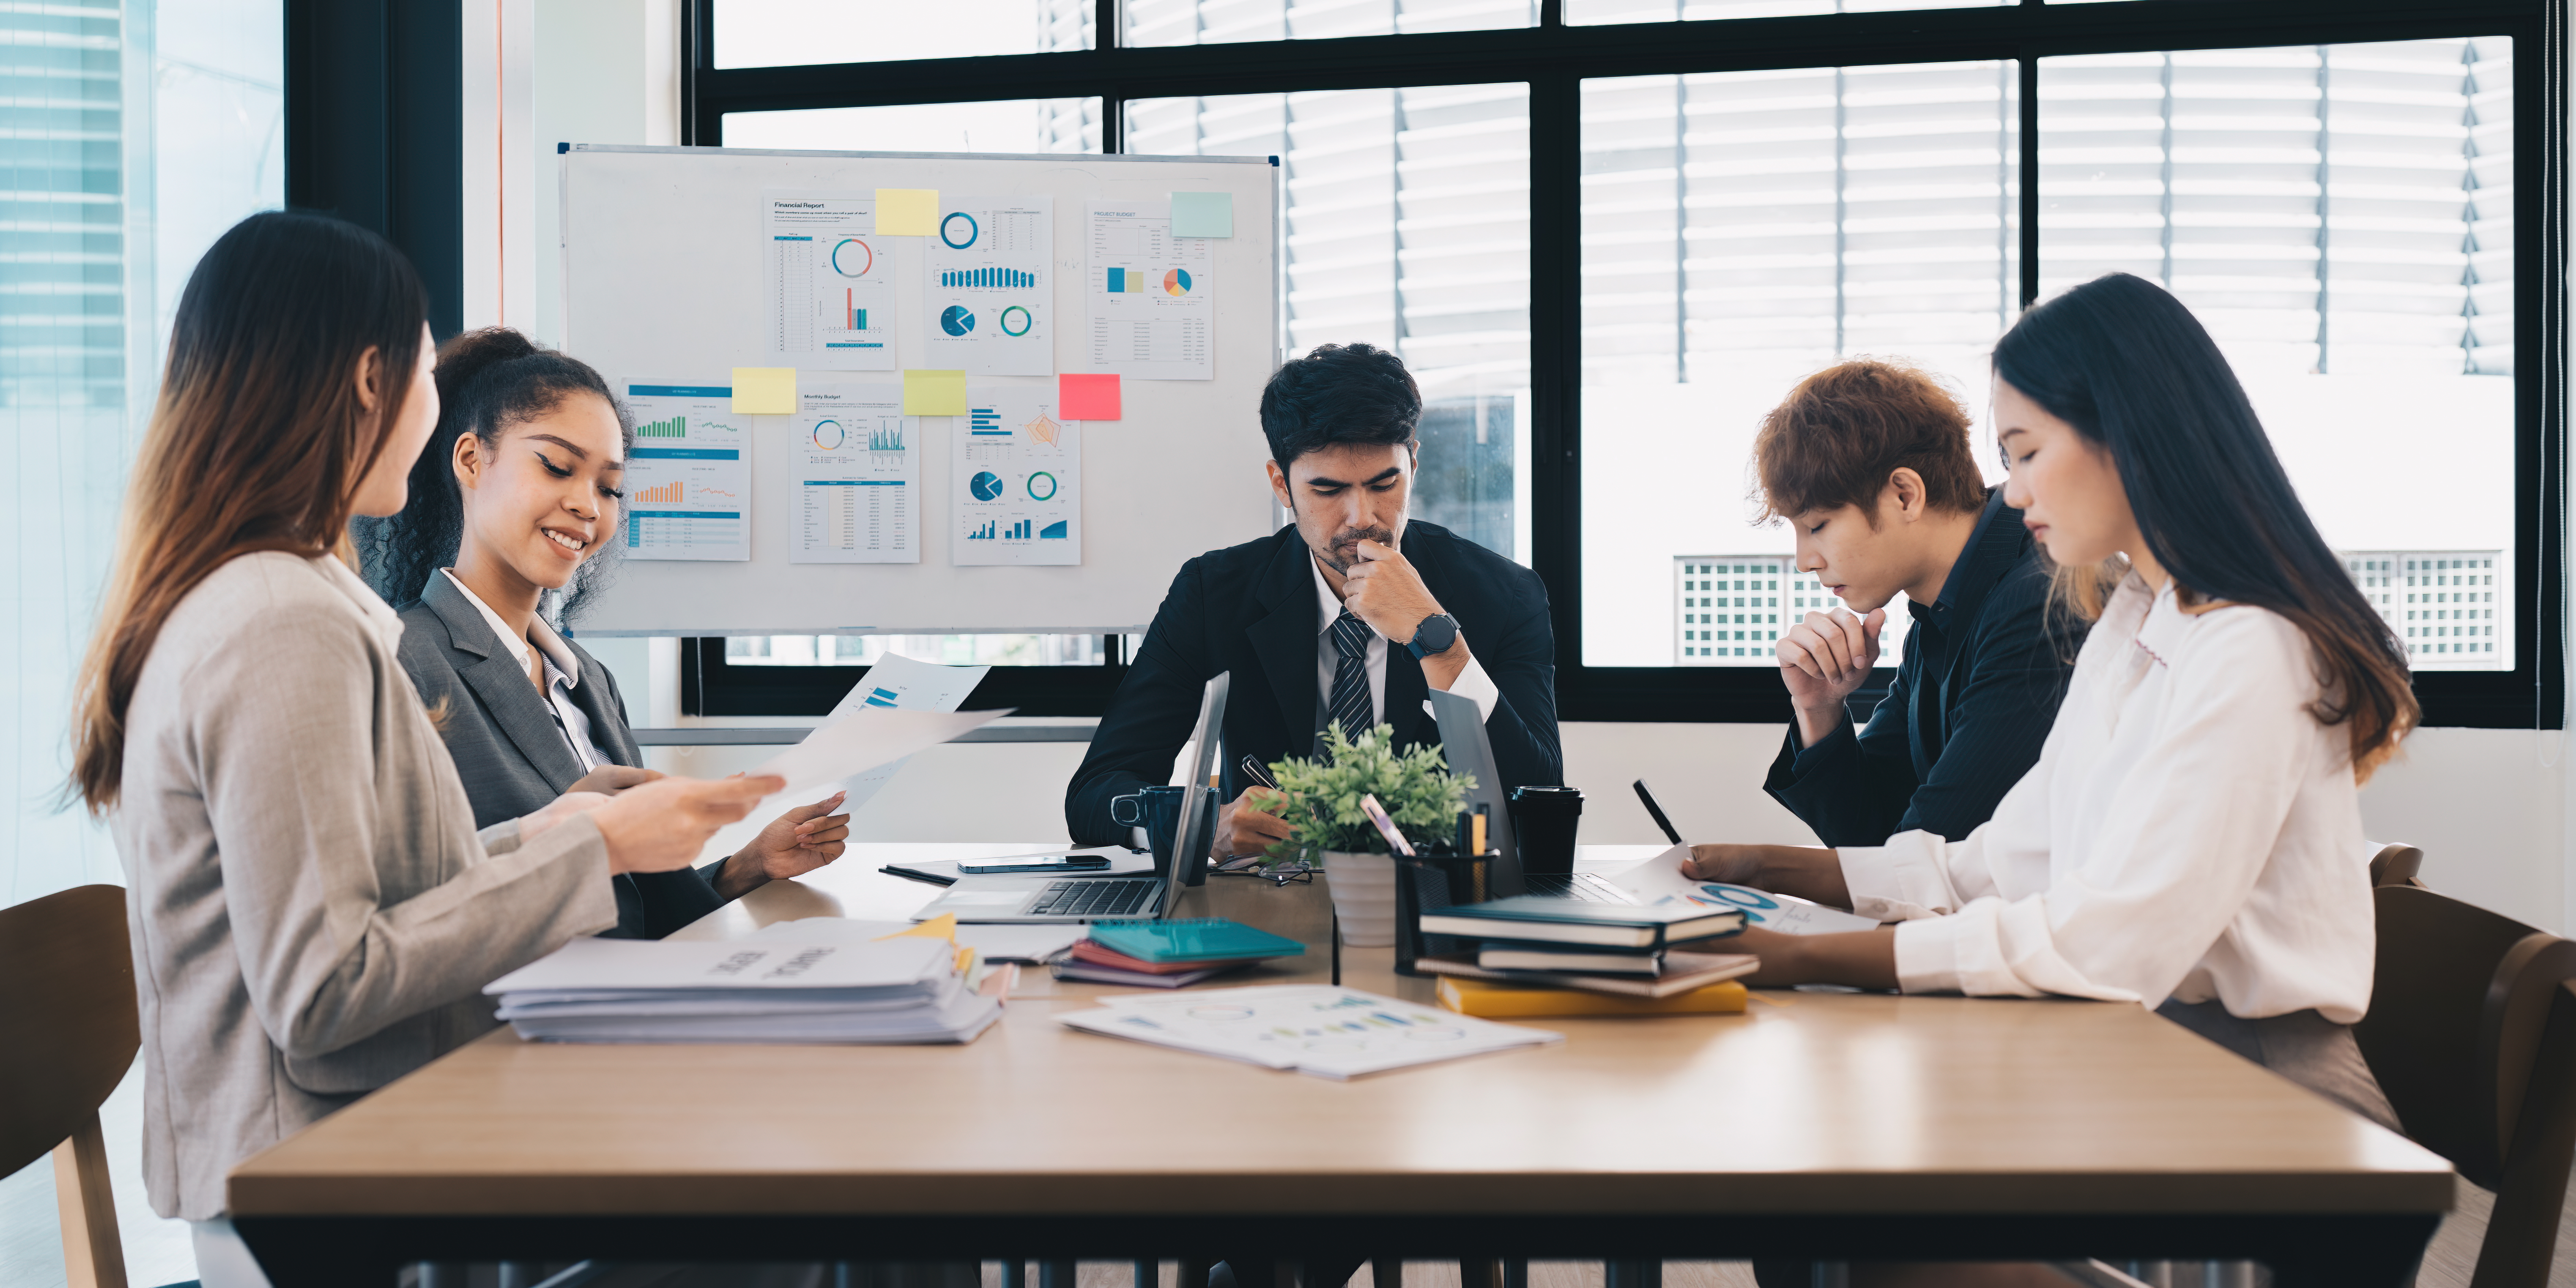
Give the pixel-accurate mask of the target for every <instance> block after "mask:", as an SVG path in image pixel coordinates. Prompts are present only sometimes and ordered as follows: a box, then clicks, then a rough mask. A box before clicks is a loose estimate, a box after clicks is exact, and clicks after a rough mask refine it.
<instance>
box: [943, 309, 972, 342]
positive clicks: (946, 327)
mask: <svg viewBox="0 0 2576 1288" xmlns="http://www.w3.org/2000/svg"><path fill="white" fill-rule="evenodd" d="M939 329H940V330H942V331H945V332H947V333H948V334H950V335H964V334H966V333H967V332H969V331H972V330H974V329H975V314H974V313H973V312H972V311H970V310H969V309H967V307H966V306H965V305H963V304H951V305H949V306H948V310H947V312H944V313H942V314H940V315H939Z"/></svg>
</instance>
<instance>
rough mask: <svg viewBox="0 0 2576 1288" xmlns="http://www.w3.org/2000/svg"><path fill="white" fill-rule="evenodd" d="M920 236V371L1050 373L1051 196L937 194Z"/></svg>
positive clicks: (1052, 343) (1052, 296)
mask: <svg viewBox="0 0 2576 1288" xmlns="http://www.w3.org/2000/svg"><path fill="white" fill-rule="evenodd" d="M940 201H941V202H942V203H943V204H942V205H941V206H940V213H939V222H938V224H937V225H936V226H935V227H934V228H933V229H932V235H930V236H928V237H924V238H922V239H921V251H922V256H923V261H924V262H923V272H922V275H921V318H922V327H921V331H922V338H923V345H924V349H925V356H924V357H923V359H922V361H921V364H920V365H922V366H924V367H930V368H938V369H947V370H962V371H965V372H967V373H968V374H970V375H978V376H1044V375H1051V374H1053V373H1054V371H1055V339H1054V336H1055V322H1054V317H1053V315H1054V313H1055V286H1054V279H1053V277H1052V276H1051V275H1050V269H1049V266H1050V265H1051V264H1053V263H1054V260H1055V198H1053V197H1042V196H1020V197H975V196H962V197H961V196H951V195H949V194H948V193H945V192H943V193H941V194H940Z"/></svg>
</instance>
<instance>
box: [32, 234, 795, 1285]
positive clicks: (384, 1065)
mask: <svg viewBox="0 0 2576 1288" xmlns="http://www.w3.org/2000/svg"><path fill="white" fill-rule="evenodd" d="M426 306H427V296H426V293H425V292H424V291H423V289H422V287H421V283H420V279H419V277H418V276H417V275H416V274H415V273H414V272H413V271H412V268H411V265H410V264H409V262H407V261H406V260H404V259H403V257H402V255H401V253H400V252H398V251H396V250H395V249H394V248H393V247H392V246H390V245H388V244H387V243H385V242H384V241H383V240H382V239H380V238H378V237H376V236H375V235H373V234H371V233H368V232H366V231H364V230H362V229H360V228H358V227H356V226H355V225H352V224H347V223H342V222H340V221H338V220H333V219H325V218H321V217H317V216H311V215H297V214H284V213H270V214H262V215H254V216H252V217H251V218H250V219H247V220H244V221H243V222H242V223H241V224H240V225H238V226H236V227H235V228H233V230H232V231H230V232H228V233H226V234H225V235H224V236H223V238H222V239H221V240H219V241H217V242H216V243H215V245H214V248H213V249H212V250H210V251H208V252H207V253H206V257H205V259H204V260H203V261H202V262H200V263H199V264H198V266H197V269H196V271H195V272H194V273H193V274H191V275H190V277H189V279H188V286H187V291H186V293H185V294H184V295H183V296H182V297H181V299H180V302H179V312H178V316H177V318H176V320H175V322H174V324H173V327H172V332H171V339H170V355H169V361H168V366H167V368H166V370H165V371H164V374H163V377H162V394H161V401H160V405H159V406H158V407H157V408H155V410H154V413H153V418H152V424H151V428H150V430H149V431H148V432H147V434H146V437H145V440H144V444H143V450H142V453H141V455H140V457H139V459H138V460H137V462H136V464H135V472H134V480H133V484H132V490H131V492H130V494H129V496H128V498H127V504H126V514H125V522H124V531H123V534H122V536H121V538H120V541H119V543H118V550H117V557H116V570H115V575H114V580H113V581H112V582H111V583H110V586H109V588H108V594H107V596H106V600H105V603H104V605H103V608H102V611H101V614H100V622H99V627H98V635H97V638H96V640H95V642H94V643H93V644H92V645H91V649H90V653H89V657H88V660H87V662H86V664H85V666H84V669H83V675H82V684H81V692H80V707H79V710H78V712H77V715H76V718H75V735H76V741H77V747H76V750H75V768H74V787H75V789H76V790H77V791H78V792H79V794H80V795H81V797H82V798H83V799H84V800H85V801H86V802H87V803H88V805H89V807H90V808H91V809H92V810H94V811H98V812H101V813H104V814H107V815H108V816H109V819H110V826H111V830H112V831H113V833H114V835H115V838H116V847H117V852H118V854H119V856H120V858H121V859H122V861H123V863H124V867H125V874H126V882H127V887H128V890H129V895H128V899H127V905H128V907H129V909H130V914H129V915H130V919H131V927H132V931H133V942H134V974H135V981H136V985H137V988H138V990H139V992H140V994H141V1003H142V1016H143V1062H144V1077H145V1081H144V1097H145V1101H144V1104H145V1109H144V1115H145V1118H144V1141H143V1161H144V1175H145V1181H146V1184H147V1186H148V1189H149V1192H150V1195H151V1199H152V1206H153V1209H154V1210H155V1211H157V1212H159V1213H161V1214H162V1215H163V1216H173V1217H183V1218H186V1219H188V1220H190V1221H193V1222H198V1223H199V1225H198V1227H197V1233H198V1245H199V1248H200V1268H201V1277H202V1279H203V1281H204V1282H205V1283H206V1284H207V1285H208V1286H209V1288H220V1286H221V1285H224V1284H226V1283H227V1282H230V1283H257V1282H260V1280H259V1278H258V1272H257V1269H256V1267H255V1266H252V1265H251V1264H250V1262H249V1260H248V1258H247V1256H246V1255H245V1254H243V1253H242V1252H241V1251H240V1245H239V1243H238V1241H237V1240H235V1239H233V1238H232V1236H231V1232H230V1227H229V1226H228V1225H226V1224H225V1223H224V1222H223V1221H222V1218H223V1215H224V1176H225V1173H226V1172H228V1171H229V1170H231V1168H232V1167H233V1166H234V1165H235V1164H236V1163H239V1162H240V1161H241V1160H243V1159H244V1158H246V1157H248V1156H249V1155H251V1154H253V1153H255V1152H257V1151H259V1150H261V1149H263V1148H266V1147H267V1146H268V1145H270V1144H272V1143H274V1142H276V1141H278V1140H280V1139H282V1138H284V1137H285V1136H288V1135H290V1134H292V1133H294V1132H295V1131H296V1130H298V1129H299V1128H302V1127H304V1126H305V1125H307V1124H309V1123H311V1122H313V1121H315V1120H316V1119H319V1118H321V1117H323V1116H324V1115H326V1114H329V1113H331V1112H332V1111H333V1110H336V1109H338V1108H340V1107H341V1106H343V1105H346V1104H349V1103H350V1102H351V1101H354V1100H356V1099H357V1098H358V1097H360V1096H363V1095H365V1094H366V1093H367V1092H369V1091H372V1090H374V1089H375V1088H377V1087H380V1086H383V1085H384V1084H385V1083H387V1082H389V1081H391V1080H393V1079H395V1078H398V1077H400V1076H402V1075H403V1074H405V1073H408V1072H410V1071H411V1070H413V1069H416V1068H419V1067H420V1066H421V1065H422V1064H424V1063H426V1062H428V1061H429V1060H431V1059H434V1058H436V1057H437V1056H438V1055H440V1054H441V1053H443V1052H445V1051H448V1050H450V1049H452V1048H454V1047H456V1046H458V1045H459V1044H461V1043H464V1042H466V1041H468V1040H470V1039H472V1038H474V1037H476V1036H478V1035H480V1034H482V1033H483V1032H485V1031H486V1030H488V1029H490V1028H491V1027H492V1025H493V1019H492V1013H491V1008H490V1006H489V1005H488V1004H486V1003H485V1002H484V1000H483V999H482V997H481V996H480V990H481V988H482V986H483V985H484V984H485V983H486V982H488V981H490V980H491V979H493V978H495V977H497V976H499V975H501V974H503V973H506V972H508V971H510V970H512V969H514V968H516V967H518V966H520V965H522V964H524V963H526V962H528V961H530V960H533V959H535V958H537V957H540V956H542V955H544V954H546V953H548V952H551V951H553V950H554V949H556V948H558V947H560V946H561V945H562V944H563V943H564V942H565V941H567V940H570V939H572V938H573V937H575V936H578V935H586V934H590V933H593V932H596V931H599V930H603V929H606V928H607V927H609V926H612V925H614V924H616V921H617V905H616V902H615V900H614V899H613V898H612V897H611V894H610V882H609V878H610V877H611V876H612V875H615V874H617V873H621V872H657V871H667V870H671V869H676V868H681V867H685V866H687V865H688V864H689V863H690V862H691V861H692V860H694V859H696V858H697V856H698V851H699V850H700V848H701V847H702V846H704V844H705V843H706V841H707V840H708V839H709V838H710V837H711V836H713V835H714V833H715V830H716V829H717V828H718V827H720V826H722V825H723V824H725V823H728V822H731V821H733V820H735V819H738V818H741V817H743V815H744V814H746V813H747V812H749V810H750V808H751V806H752V804H753V803H754V802H756V801H757V800H759V799H760V798H761V797H762V796H763V795H765V794H767V793H769V792H771V791H775V790H777V789H779V788H781V787H783V786H785V784H784V783H782V782H780V781H778V780H777V779H774V778H760V779H740V778H736V779H727V780H724V781H721V782H704V781H699V780H695V779H677V778H666V779H662V780H660V781H657V782H654V783H650V784H647V785H644V786H641V787H636V788H633V789H631V790H628V791H626V792H623V793H621V794H619V795H617V796H615V797H608V796H600V795H595V794H590V793H572V794H568V795H566V796H563V797H560V798H558V799H556V800H555V801H553V802H552V803H550V804H548V805H547V806H546V807H545V808H543V809H540V810H538V811H537V812H536V813H534V814H530V815H528V816H526V817H524V818H518V819H513V820H509V821H505V822H502V823H499V824H497V825H495V826H493V827H490V828H487V829H484V830H483V831H481V832H479V833H478V832H477V831H476V830H475V827H474V812H473V809H472V807H471V806H469V805H468V804H467V803H466V799H465V793H464V790H463V789H462V788H461V787H460V786H459V785H458V782H457V777H456V769H455V766H454V765H453V764H452V763H451V762H450V761H449V759H448V755H447V751H446V749H445V747H444V746H443V745H442V744H441V743H440V740H439V736H438V730H437V728H436V727H435V726H434V724H433V723H432V717H431V715H430V714H429V713H427V712H425V711H423V710H422V707H421V702H420V698H419V695H418V694H417V693H416V692H415V691H414V690H413V688H412V685H411V681H410V679H409V678H408V677H407V676H406V675H405V674H404V671H403V668H402V664H401V662H400V661H399V659H398V658H397V656H396V652H395V649H396V645H397V643H398V642H399V640H400V637H401V630H402V627H401V623H400V619H398V618H397V617H396V616H395V615H394V612H393V610H392V609H391V608H390V607H388V606H387V605H386V604H385V602H384V601H383V600H381V599H379V598H377V597H376V595H375V594H374V593H373V592H372V591H369V590H368V589H367V587H366V584H365V583H364V582H362V581H360V580H359V579H358V577H357V576H356V575H355V574H353V573H352V572H351V571H350V569H349V567H348V566H347V565H346V564H345V563H344V562H343V560H344V558H345V556H346V554H347V551H348V541H347V529H348V523H349V519H350V516H351V515H353V514H370V515H383V514H391V513H394V512H395V511H397V510H399V509H401V508H402V505H403V499H404V494H405V477H406V475H407V474H408V473H409V472H410V469H411V465H412V460H413V458H414V457H416V456H417V455H419V453H420V451H421V447H422V445H423V444H424V443H425V442H426V441H427V439H428V436H429V432H430V429H431V427H432V426H433V425H434V424H435V423H436V422H437V420H438V395H437V392H436V388H435V385H434V383H433V382H432V381H431V379H430V377H429V369H430V361H431V353H432V350H431V345H430V342H429V336H428V327H427V325H426V323H425V321H424V318H425V315H426Z"/></svg>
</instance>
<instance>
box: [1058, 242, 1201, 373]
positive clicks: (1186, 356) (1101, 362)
mask: <svg viewBox="0 0 2576 1288" xmlns="http://www.w3.org/2000/svg"><path fill="white" fill-rule="evenodd" d="M1083 240H1084V242H1085V243H1086V245H1085V247H1084V251H1085V254H1086V255H1087V256H1088V257H1089V260H1088V262H1089V265H1090V267H1089V271H1088V275H1087V280H1085V281H1084V282H1083V284H1082V300H1083V314H1084V317H1083V325H1084V326H1085V327H1086V328H1088V333H1087V335H1086V336H1085V338H1086V339H1087V340H1088V341H1089V345H1090V358H1091V363H1090V367H1091V370H1093V371H1103V372H1107V371H1114V372H1116V373H1118V374H1119V375H1121V376H1124V377H1126V378H1127V379H1130V380H1214V379H1215V378H1216V363H1215V358H1214V356H1213V354H1214V350H1213V348H1212V347H1211V344H1210V340H1211V338H1212V337H1213V335H1214V333H1215V323H1216V282H1215V279H1214V277H1213V276H1212V273H1211V264H1210V262H1209V261H1210V255H1209V251H1208V239H1207V238H1204V237H1174V236H1172V208H1171V203H1170V202H1167V201H1139V202H1126V203H1112V202H1092V203H1090V204H1089V205H1087V206H1085V207H1084V209H1083Z"/></svg>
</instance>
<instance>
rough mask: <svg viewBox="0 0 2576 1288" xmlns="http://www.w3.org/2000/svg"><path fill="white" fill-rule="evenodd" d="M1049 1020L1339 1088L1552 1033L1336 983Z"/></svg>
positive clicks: (1164, 1001)
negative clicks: (1328, 1080)
mask: <svg viewBox="0 0 2576 1288" xmlns="http://www.w3.org/2000/svg"><path fill="white" fill-rule="evenodd" d="M1099 1000H1100V1003H1101V1009H1099V1010H1096V1011H1074V1012H1071V1013H1070V1014H1065V1013H1059V1014H1058V1015H1057V1016H1056V1017H1055V1018H1056V1022H1057V1023H1060V1024H1064V1025H1067V1026H1070V1027H1072V1028H1077V1029H1081V1030H1083V1031H1084V1032H1087V1033H1098V1034H1101V1035H1103V1036H1106V1037H1114V1038H1126V1039H1128V1040H1130V1041H1135V1042H1151V1043H1153V1044H1154V1045H1156V1046H1167V1047H1174V1048H1177V1049H1179V1050H1183V1051H1196V1052H1199V1053H1200V1054H1203V1055H1214V1056H1223V1057H1225V1058H1226V1059H1229V1060H1241V1061H1243V1062H1244V1063H1246V1064H1257V1065H1260V1066H1262V1067H1264V1068H1270V1069H1294V1070H1296V1071H1297V1072H1299V1073H1304V1074H1312V1075H1313V1076H1315V1077H1318V1078H1331V1079H1333V1080H1335V1081H1337V1082H1338V1081H1342V1080H1345V1079H1349V1078H1355V1077H1358V1076H1360V1075H1362V1074H1369V1073H1383V1072H1385V1071H1387V1070H1389V1069H1402V1068H1407V1067H1410V1066H1413V1065H1418V1064H1431V1063H1434V1062H1437V1061H1441V1060H1455V1059H1458V1058H1459V1057H1461V1056H1471V1055H1488V1054H1491V1053H1493V1052H1496V1051H1508V1050H1512V1049H1514V1048H1517V1047H1530V1046H1548V1045H1552V1044H1554V1043H1558V1042H1562V1041H1564V1040H1565V1035H1564V1034H1562V1033H1556V1032H1552V1031H1550V1030H1547V1029H1531V1028H1523V1027H1521V1026H1520V1025H1517V1024H1496V1023H1494V1022H1493V1021H1491V1020H1479V1019H1473V1018H1471V1017H1468V1016H1464V1015H1452V1014H1450V1013H1449V1012H1447V1011H1444V1010H1441V1009H1440V1008H1438V1007H1435V1006H1427V1005H1424V1004H1422V1003H1419V1002H1406V1001H1400V1000H1398V999H1396V998H1392V997H1387V996H1384V995H1382V994H1377V993H1363V992H1361V991H1359V990H1358V989H1352V988H1343V987H1341V986H1340V985H1337V984H1256V985H1253V986H1252V987H1249V988H1224V989H1212V990H1206V991H1194V992H1190V993H1186V994H1181V993H1146V994H1134V993H1129V994H1112V995H1110V996H1107V997H1103V998H1101V999H1099Z"/></svg>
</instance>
